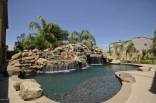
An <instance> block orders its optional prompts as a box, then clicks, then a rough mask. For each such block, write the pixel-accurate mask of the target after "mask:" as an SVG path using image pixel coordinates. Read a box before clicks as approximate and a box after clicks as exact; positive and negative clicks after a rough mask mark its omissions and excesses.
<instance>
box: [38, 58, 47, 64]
mask: <svg viewBox="0 0 156 103" xmlns="http://www.w3.org/2000/svg"><path fill="white" fill-rule="evenodd" d="M36 63H37V64H39V65H46V64H47V59H44V58H39V59H38V60H37V61H36Z"/></svg>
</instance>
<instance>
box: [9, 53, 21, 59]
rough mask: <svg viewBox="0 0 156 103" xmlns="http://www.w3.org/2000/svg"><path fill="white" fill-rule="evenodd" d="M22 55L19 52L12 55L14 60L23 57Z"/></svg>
mask: <svg viewBox="0 0 156 103" xmlns="http://www.w3.org/2000/svg"><path fill="white" fill-rule="evenodd" d="M21 56H22V53H21V52H19V53H17V54H14V55H13V56H12V58H11V59H13V60H15V59H19V58H21Z"/></svg>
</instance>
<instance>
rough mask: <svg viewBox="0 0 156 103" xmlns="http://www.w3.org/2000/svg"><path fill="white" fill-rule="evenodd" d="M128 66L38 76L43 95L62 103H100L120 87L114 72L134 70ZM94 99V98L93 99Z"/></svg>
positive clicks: (98, 67) (91, 68)
mask: <svg viewBox="0 0 156 103" xmlns="http://www.w3.org/2000/svg"><path fill="white" fill-rule="evenodd" d="M134 69H137V67H135V66H130V65H100V66H98V65H96V66H91V67H88V69H85V70H79V71H73V72H69V73H60V74H38V75H37V76H35V77H34V78H35V79H36V80H37V81H38V82H39V83H40V84H41V86H42V88H43V90H44V95H46V96H47V97H49V98H51V99H53V100H55V101H58V102H62V103H100V102H102V101H105V100H107V99H109V98H111V97H112V96H113V95H115V94H116V93H117V92H118V91H119V90H120V87H121V84H120V82H119V80H118V79H117V78H116V77H115V75H114V71H118V70H134ZM94 97H95V98H94Z"/></svg>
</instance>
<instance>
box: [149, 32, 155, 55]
mask: <svg viewBox="0 0 156 103" xmlns="http://www.w3.org/2000/svg"><path fill="white" fill-rule="evenodd" d="M150 52H151V53H152V54H153V55H154V57H156V30H155V31H154V38H153V45H152V48H151V50H150Z"/></svg>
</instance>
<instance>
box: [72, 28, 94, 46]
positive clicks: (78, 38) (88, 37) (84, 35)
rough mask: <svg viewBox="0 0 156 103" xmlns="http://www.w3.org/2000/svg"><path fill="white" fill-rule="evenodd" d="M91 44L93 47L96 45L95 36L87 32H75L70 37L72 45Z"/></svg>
mask: <svg viewBox="0 0 156 103" xmlns="http://www.w3.org/2000/svg"><path fill="white" fill-rule="evenodd" d="M85 41H86V42H89V43H90V45H91V46H93V45H96V40H95V38H94V36H93V35H92V34H91V33H90V32H89V31H87V30H82V31H81V32H73V33H71V35H70V36H69V42H70V43H82V42H85Z"/></svg>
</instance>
